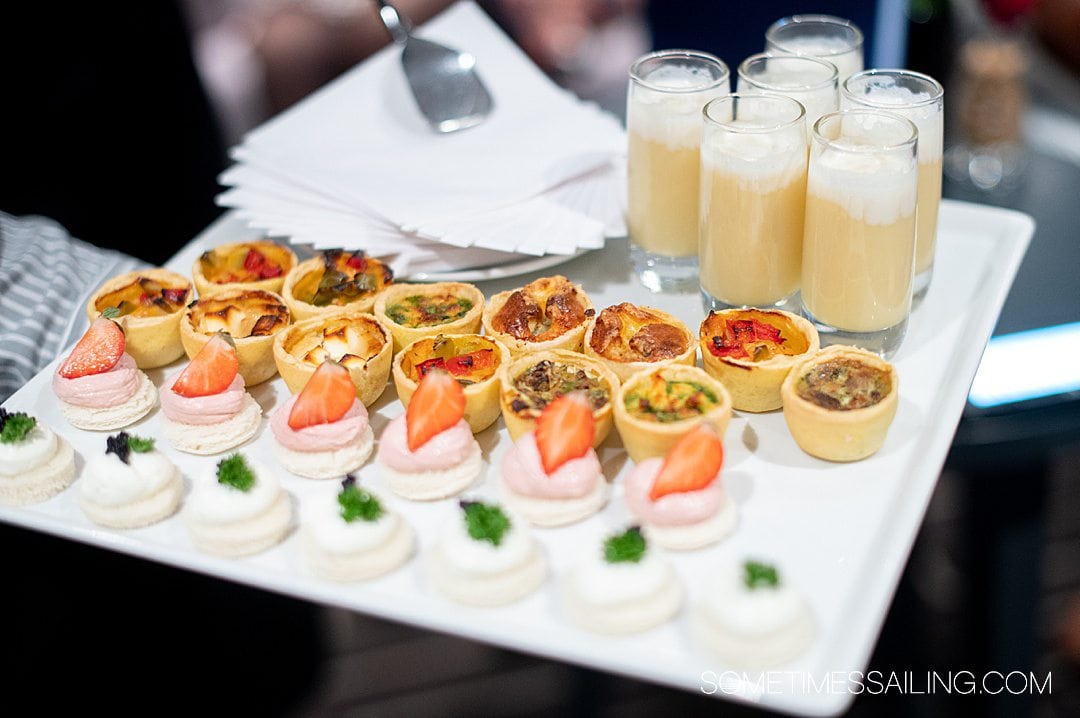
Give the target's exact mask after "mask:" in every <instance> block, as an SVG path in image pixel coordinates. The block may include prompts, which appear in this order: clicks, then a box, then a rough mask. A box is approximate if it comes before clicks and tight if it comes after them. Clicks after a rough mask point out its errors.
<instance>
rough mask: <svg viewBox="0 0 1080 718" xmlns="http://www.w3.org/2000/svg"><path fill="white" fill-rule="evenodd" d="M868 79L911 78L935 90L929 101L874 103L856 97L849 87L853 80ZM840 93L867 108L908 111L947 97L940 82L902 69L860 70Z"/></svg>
mask: <svg viewBox="0 0 1080 718" xmlns="http://www.w3.org/2000/svg"><path fill="white" fill-rule="evenodd" d="M868 77H909V78H913V79H916V80H919V81H920V82H925V83H926V84H927V85H929V86H930V87H931V88H932V89H933V92H932V93H931V96H930V98H929V99H926V100H919V101H918V102H906V103H904V104H902V105H898V104H896V103H882V102H873V101H872V100H869V99H867V98H866V97H865V96H864V95H856V94H855V93H854V91H852V89H851V88H850V87H848V83H849V82H851V81H852V80H854V79H859V80H863V79H866V78H868ZM840 93H841V94H842V95H843V96H844V97H846V98H848V99H849V100H851V101H852V102H857V103H858V104H860V105H864V106H866V107H875V108H881V109H901V110H906V109H914V108H917V107H926V106H927V105H933V104H935V103H938V102H940V101H941V99H942V98H943V97H944V96H945V88H944V87H942V85H941V83H940V82H938V81H937V80H935V79H934V78H932V77H930V76H929V75H926V74H923V73H921V72H915V71H914V70H905V69H901V68H896V69H892V68H872V69H869V70H860V71H859V72H855V73H852V74H851V75H849V76H848V78H847V79H846V80H844V81H843V82H842V83H841V85H840Z"/></svg>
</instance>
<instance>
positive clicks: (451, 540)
mask: <svg viewBox="0 0 1080 718" xmlns="http://www.w3.org/2000/svg"><path fill="white" fill-rule="evenodd" d="M507 518H509V519H510V528H509V529H508V530H507V531H506V532H505V533H504V534H503V535H502V540H501V541H500V542H499V545H498V546H496V545H495V544H493V543H491V542H490V541H486V540H479V541H478V540H477V539H474V538H473V537H472V536H470V535H469V529H468V525H467V524H466V523H465V515H464V512H463V511H462V510H461V509H459V508H458V507H456V506H455V507H454V509H453V511H452V514H451V516H450V518H449V519H447V520H446V522H445V523H444V524H443V527H442V531H441V533H440V539H441V541H442V552H443V555H444V556H445V557H446V561H447V563H449V564H450V565H451V566H453V567H454V568H456V569H458V570H459V571H464V572H466V573H472V574H479V575H492V574H497V573H503V572H505V571H509V570H510V569H512V568H515V567H517V566H520V565H521V564H523V563H525V562H526V561H528V560H529V559H530V558H531V556H532V553H533V540H532V536H530V535H529V532H528V530H527V529H526V528H525V521H524V520H522V519H520V518H518V517H516V516H514V515H512V514H507Z"/></svg>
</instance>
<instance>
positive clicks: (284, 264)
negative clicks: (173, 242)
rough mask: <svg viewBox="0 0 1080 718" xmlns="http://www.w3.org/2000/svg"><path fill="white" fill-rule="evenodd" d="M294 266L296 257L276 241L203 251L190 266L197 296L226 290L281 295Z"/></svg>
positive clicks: (247, 243) (225, 245)
mask: <svg viewBox="0 0 1080 718" xmlns="http://www.w3.org/2000/svg"><path fill="white" fill-rule="evenodd" d="M295 266H296V254H295V253H293V251H292V250H291V249H289V248H288V247H283V246H281V245H280V244H277V243H276V242H270V241H268V240H259V241H254V242H234V243H230V244H222V245H220V246H218V247H214V248H213V249H211V250H208V251H206V252H203V253H202V254H201V255H200V256H199V258H198V259H196V260H195V264H193V265H192V266H191V278H192V279H193V280H194V281H195V289H197V290H198V291H199V295H200V296H202V295H204V294H213V293H215V292H222V291H225V290H228V289H264V290H266V291H268V292H275V293H280V292H281V287H282V286H283V285H284V284H285V276H286V275H287V274H288V273H289V271H290V270H291V269H292V268H293V267H295Z"/></svg>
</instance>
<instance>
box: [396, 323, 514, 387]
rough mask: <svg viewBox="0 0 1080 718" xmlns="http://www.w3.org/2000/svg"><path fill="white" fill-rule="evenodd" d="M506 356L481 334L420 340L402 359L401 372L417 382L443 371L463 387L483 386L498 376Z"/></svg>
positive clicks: (441, 336) (494, 343) (493, 341)
mask: <svg viewBox="0 0 1080 718" xmlns="http://www.w3.org/2000/svg"><path fill="white" fill-rule="evenodd" d="M501 364H502V356H501V355H500V352H499V347H498V345H497V344H496V342H495V340H493V339H489V338H487V337H483V336H480V335H478V334H467V335H456V336H444V335H442V334H440V335H438V336H436V337H434V338H432V339H420V340H419V341H415V342H413V343H412V344H410V345H409V347H408V349H407V350H406V351H405V352H404V355H403V356H402V358H401V370H402V371H403V372H404V373H405V376H407V377H408V378H409V379H411V380H412V381H414V382H418V381H420V378H421V377H423V376H424V375H425V374H427V373H428V372H429V371H431V370H432V369H442V370H444V371H447V372H449V374H450V376H452V377H454V378H455V379H457V381H458V383H459V384H461V385H462V386H469V385H470V384H479V383H480V382H484V381H487V380H488V379H491V378H492V377H493V376H495V373H496V372H497V371H498V370H499V366H500V365H501Z"/></svg>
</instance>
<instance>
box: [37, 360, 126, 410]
mask: <svg viewBox="0 0 1080 718" xmlns="http://www.w3.org/2000/svg"><path fill="white" fill-rule="evenodd" d="M139 374H140V372H139V368H138V367H137V366H135V360H134V359H132V358H131V355H129V354H121V355H120V361H118V362H116V365H115V366H114V367H113V368H112V369H109V370H108V371H103V372H101V373H100V374H87V375H86V376H80V377H76V378H74V379H68V378H67V377H64V376H61V375H60V370H59V368H57V370H56V373H55V374H53V377H52V388H53V392H54V393H55V394H56V396H57V397H58V398H59V399H61V400H62V401H66V402H67V403H68V404H73V405H75V406H85V407H87V408H89V409H108V408H110V407H114V406H120V405H121V404H123V403H124V402H125V401H127V400H128V399H130V398H131V397H133V396H135V392H137V391H138V390H139Z"/></svg>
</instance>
